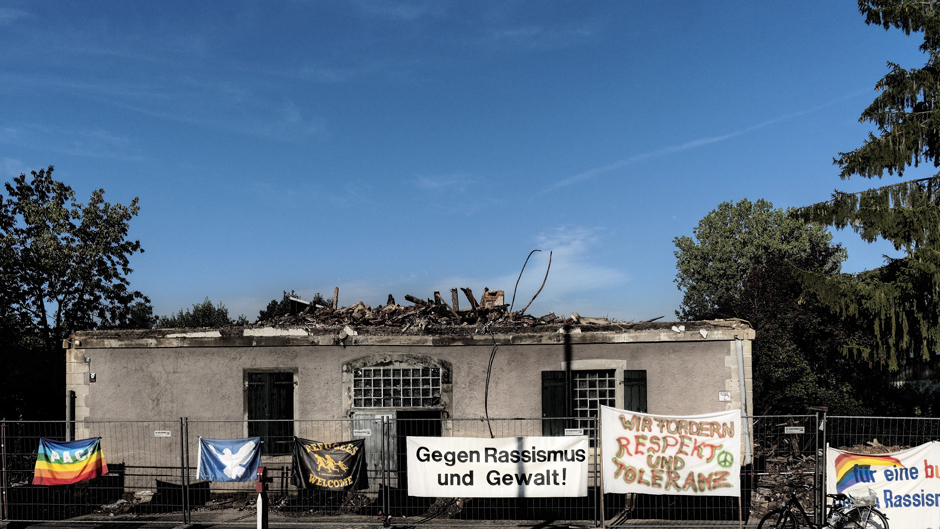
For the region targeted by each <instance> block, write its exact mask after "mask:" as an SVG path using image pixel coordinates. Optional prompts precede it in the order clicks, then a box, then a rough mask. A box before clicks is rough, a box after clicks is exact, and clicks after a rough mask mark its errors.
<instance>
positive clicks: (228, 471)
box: [196, 437, 261, 481]
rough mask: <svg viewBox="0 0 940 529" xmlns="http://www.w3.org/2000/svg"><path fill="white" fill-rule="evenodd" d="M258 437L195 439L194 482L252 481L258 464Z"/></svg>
mask: <svg viewBox="0 0 940 529" xmlns="http://www.w3.org/2000/svg"><path fill="white" fill-rule="evenodd" d="M260 446H261V438H260V437H246V438H244V439H203V438H202V437H200V438H199V458H198V460H197V461H198V463H197V465H196V466H197V468H198V469H199V470H198V472H197V473H196V478H197V479H204V480H207V481H254V480H255V479H257V476H256V474H257V472H258V465H259V464H260V463H261V450H260Z"/></svg>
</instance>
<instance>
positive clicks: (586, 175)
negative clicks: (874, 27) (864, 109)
mask: <svg viewBox="0 0 940 529" xmlns="http://www.w3.org/2000/svg"><path fill="white" fill-rule="evenodd" d="M868 91H870V90H859V91H856V92H852V93H851V94H847V95H844V96H842V97H838V98H836V99H833V100H832V101H829V102H827V103H823V104H822V105H819V106H815V107H813V108H809V109H806V110H801V111H799V112H793V113H791V114H785V115H783V116H779V117H776V118H773V119H770V120H767V121H764V122H762V123H758V124H757V125H752V126H750V127H747V128H745V129H741V130H738V131H735V132H731V133H728V134H723V135H721V136H708V137H705V138H699V139H697V140H692V141H690V142H687V143H683V144H681V145H672V146H669V147H663V148H662V149H657V150H655V151H650V152H645V153H642V154H637V155H635V156H631V157H629V158H624V159H622V160H617V161H616V162H612V163H609V164H607V165H602V166H600V167H595V168H593V169H588V170H587V171H584V172H583V173H578V174H576V175H574V176H569V177H568V178H565V179H563V180H559V181H558V182H555V183H554V184H552V185H551V186H549V187H548V188H547V189H545V190H544V191H542V193H548V192H549V191H555V190H557V189H560V188H562V187H567V186H570V185H572V184H576V183H578V182H582V181H584V180H588V179H590V178H594V177H595V176H597V175H600V174H604V173H608V172H610V171H615V170H617V169H620V168H622V167H626V166H628V165H630V164H632V163H634V162H638V161H640V160H646V159H649V158H656V157H659V156H663V155H666V154H672V153H675V152H681V151H686V150H689V149H694V148H696V147H702V146H704V145H710V144H712V143H718V142H722V141H725V140H729V139H731V138H734V137H737V136H740V135H742V134H747V133H748V132H751V131H754V130H757V129H760V128H763V127H766V126H768V125H773V124H775V123H780V122H783V121H787V120H790V119H793V118H797V117H800V116H804V115H806V114H810V113H812V112H816V111H818V110H821V109H823V108H826V107H828V106H831V105H834V104H835V103H838V102H840V101H843V100H845V99H849V98H852V97H855V96H857V95H859V94H862V93H865V92H868Z"/></svg>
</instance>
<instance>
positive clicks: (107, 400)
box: [67, 327, 753, 420]
mask: <svg viewBox="0 0 940 529" xmlns="http://www.w3.org/2000/svg"><path fill="white" fill-rule="evenodd" d="M275 332H276V331H275ZM735 336H738V337H740V338H742V339H743V342H742V346H743V357H744V367H745V373H746V374H745V378H746V388H747V392H748V393H750V391H751V380H750V372H751V369H750V368H751V364H750V339H751V338H752V337H753V331H751V330H750V329H748V328H746V327H744V328H740V329H735V330H730V331H729V330H726V329H715V330H712V331H711V332H709V333H707V338H706V337H703V335H702V334H700V333H698V332H695V333H691V332H685V333H676V332H673V331H670V330H662V331H659V330H656V331H644V332H632V333H612V332H604V333H576V334H572V335H570V342H571V345H570V349H571V359H572V361H573V364H572V368H573V369H583V368H591V366H596V365H598V364H597V361H598V360H601V361H606V362H608V363H609V364H611V365H616V366H622V367H623V368H624V369H630V370H633V369H639V370H646V371H647V384H648V389H647V395H648V407H649V412H650V413H657V414H666V415H688V414H699V413H707V412H713V411H721V410H726V409H739V408H740V407H741V394H740V384H739V377H738V363H737V355H736V351H735V340H734V337H735ZM349 338H351V340H346V342H348V343H345V344H341V345H333V342H335V341H336V340H335V339H334V338H333V337H327V338H324V337H322V336H320V337H310V336H301V335H299V334H297V333H294V334H292V335H287V334H286V331H285V334H283V335H279V336H270V335H269V336H266V337H264V338H263V339H260V338H257V337H255V338H250V337H245V336H241V337H221V336H211V337H204V336H196V337H179V336H177V337H173V338H169V337H160V338H143V339H139V338H122V337H117V338H115V337H101V335H96V334H95V333H80V334H77V335H75V336H74V337H73V341H72V344H71V348H69V349H68V351H67V353H68V354H67V359H68V360H67V362H68V389H70V390H73V391H75V393H76V419H78V420H83V419H92V420H141V419H147V420H156V419H174V418H178V417H189V418H190V419H227V420H241V419H244V418H245V408H244V402H243V401H244V373H245V371H246V370H277V371H292V372H294V373H295V374H296V378H295V383H296V387H295V418H296V419H339V418H345V417H348V413H349V411H350V403H349V398H348V395H344V392H348V383H346V384H344V373H343V366H344V364H345V363H348V362H353V361H355V360H357V359H362V358H375V359H387V360H396V359H407V358H409V357H412V356H424V357H431V358H436V359H440V360H442V361H444V362H447V363H449V364H450V366H451V367H452V382H453V385H452V388H449V389H450V390H451V391H452V395H451V399H450V402H449V403H446V411H447V412H448V413H449V414H450V416H451V417H456V418H477V417H482V416H483V415H484V386H485V382H486V375H487V364H488V362H489V358H490V354H491V352H492V350H493V345H494V340H495V342H496V345H498V346H499V348H498V351H497V353H496V356H495V359H494V363H493V369H492V374H491V379H490V387H489V415H490V417H533V418H535V417H541V413H542V410H541V372H542V371H545V370H562V369H564V361H565V345H564V337H563V336H562V335H561V334H559V333H553V334H528V335H522V336H513V335H497V336H495V337H490V336H479V337H466V336H462V337H441V336H418V337H414V336H411V337H397V336H350V337H349ZM320 343H327V344H328V345H320ZM92 374H94V376H95V381H94V382H91V381H90V379H91V375H92ZM347 379H348V374H347ZM344 386H347V387H344ZM618 389H619V388H618ZM719 392H730V394H731V401H720V400H719ZM747 396H748V402H750V401H751V395H749V394H748V395H747ZM622 403H623V400H622V396H620V397H619V400H618V405H622Z"/></svg>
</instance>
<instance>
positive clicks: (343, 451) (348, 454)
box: [291, 438, 369, 490]
mask: <svg viewBox="0 0 940 529" xmlns="http://www.w3.org/2000/svg"><path fill="white" fill-rule="evenodd" d="M365 448H366V442H365V439H355V440H352V441H342V442H339V443H320V442H317V441H311V440H309V439H300V438H297V439H295V440H294V461H293V466H294V469H293V473H292V475H291V483H293V484H294V486H296V487H298V488H301V489H325V490H351V489H354V490H359V489H367V488H369V478H368V476H367V475H366V457H365Z"/></svg>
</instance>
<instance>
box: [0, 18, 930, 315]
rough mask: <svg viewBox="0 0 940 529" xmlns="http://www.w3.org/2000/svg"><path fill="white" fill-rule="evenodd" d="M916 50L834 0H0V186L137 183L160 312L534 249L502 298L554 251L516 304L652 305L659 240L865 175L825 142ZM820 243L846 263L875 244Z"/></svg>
mask: <svg viewBox="0 0 940 529" xmlns="http://www.w3.org/2000/svg"><path fill="white" fill-rule="evenodd" d="M919 43H920V41H919V39H918V38H917V37H916V36H911V37H907V36H905V35H903V33H901V32H899V31H896V30H893V31H889V32H885V31H884V30H883V29H881V28H877V27H870V26H866V25H865V24H864V21H863V18H862V16H861V15H860V14H859V13H858V11H857V8H856V6H855V5H854V2H835V1H827V2H815V1H814V2H753V1H741V2H732V1H716V2H706V1H700V2H686V1H673V2H668V3H665V2H652V1H649V2H646V1H643V2H639V1H636V2H634V1H630V2H584V1H577V2H565V1H539V2H521V1H520V2H512V1H510V2H506V1H493V2H488V1H473V2H449V1H428V2H372V1H349V2H327V1H322V2H306V1H303V2H302V1H286V2H237V1H214V2H172V1H161V2H93V3H88V2H68V1H54V2H53V1H43V0H38V1H15V0H14V1H10V0H0V49H2V53H0V177H2V179H3V180H4V181H9V180H10V179H12V178H13V177H14V176H16V175H19V174H20V173H22V172H26V173H28V172H29V171H31V170H38V169H41V168H44V167H46V166H48V165H54V166H55V168H56V170H55V176H56V178H57V179H59V180H62V181H64V182H66V183H68V184H69V185H71V186H72V187H74V188H75V189H76V191H77V193H78V195H79V197H80V198H81V199H82V200H85V199H87V197H88V195H89V194H90V193H91V191H92V190H93V189H97V188H104V189H105V190H106V195H105V197H106V199H108V200H109V201H111V202H121V203H125V204H126V203H128V202H129V201H130V200H132V199H133V198H134V197H140V206H141V212H140V215H139V216H138V217H136V218H135V219H134V220H133V221H132V225H131V237H132V238H135V239H139V240H140V241H141V243H142V246H143V247H144V249H145V250H146V252H145V253H144V254H139V255H136V256H135V257H134V258H133V260H132V267H133V268H134V272H133V274H131V276H130V280H131V284H132V286H133V287H134V288H136V289H138V290H141V291H142V292H144V293H145V294H147V295H148V296H150V298H151V299H152V302H153V305H154V308H155V311H156V312H157V313H158V314H168V313H171V312H175V311H176V310H178V309H180V308H184V307H190V306H191V305H192V304H193V303H196V302H200V301H202V300H203V299H204V298H206V297H208V298H209V299H211V300H212V301H214V302H222V303H224V304H225V305H226V306H227V307H228V308H229V309H230V313H231V314H232V315H233V316H235V315H238V314H245V315H246V316H247V317H248V318H249V319H254V318H255V317H256V316H257V313H258V311H259V310H260V309H261V308H263V307H264V306H265V304H266V303H267V302H268V301H269V300H271V299H273V298H279V297H280V295H281V292H282V291H283V290H291V289H294V290H296V291H297V292H298V293H299V294H301V296H302V297H304V298H307V299H309V298H310V297H312V296H313V294H314V293H316V292H320V293H322V294H324V295H325V296H327V297H329V296H330V295H331V294H332V291H333V287H335V286H338V287H339V288H340V303H341V304H342V305H348V304H351V303H354V302H356V301H360V300H361V301H364V302H366V303H368V304H370V305H373V306H376V305H379V304H382V303H384V302H385V299H386V297H387V295H388V294H389V293H391V294H393V295H394V296H395V298H396V299H397V300H398V301H399V302H400V303H405V301H404V296H405V294H412V295H415V296H418V297H430V296H431V295H432V293H433V291H434V290H440V291H441V292H442V293H443V294H444V295H445V298H447V299H449V290H450V289H451V288H454V287H470V288H472V289H473V291H474V292H475V293H477V295H478V296H479V294H480V293H481V292H482V291H483V288H484V287H488V288H490V289H503V290H505V291H506V292H507V302H508V300H509V298H511V297H512V290H513V286H514V284H515V281H516V277H517V275H518V273H519V270H520V268H521V267H522V264H523V262H524V261H525V258H526V256H527V255H528V253H529V252H530V251H531V250H533V249H536V248H538V249H541V250H542V253H537V254H535V255H534V256H533V258H532V260H531V261H530V262H529V265H528V267H527V268H526V272H525V275H524V276H523V279H522V281H521V283H520V285H519V290H518V293H517V295H516V296H517V299H516V305H517V306H516V308H520V307H519V305H522V306H524V305H525V304H526V303H528V301H529V299H531V297H532V296H533V295H534V294H535V292H536V291H537V290H538V288H539V285H540V284H541V282H542V279H543V275H544V273H545V268H546V265H547V262H548V254H549V251H552V252H553V256H552V265H551V272H550V273H549V276H548V281H547V284H546V286H545V288H544V290H543V291H542V293H541V294H540V295H539V297H538V299H537V300H536V301H535V303H534V304H533V305H532V307H531V308H530V309H529V311H528V312H529V313H531V314H534V315H536V316H539V315H542V314H546V313H548V312H549V311H554V312H555V313H556V314H569V313H570V312H572V311H574V312H578V313H580V314H581V315H583V316H607V317H611V318H616V319H618V320H623V321H630V320H643V319H649V318H654V317H657V316H666V319H672V318H673V317H674V311H675V310H676V309H677V308H678V306H679V303H680V301H681V292H679V291H678V290H677V288H676V286H675V283H674V282H673V279H674V278H675V273H676V270H675V257H674V255H673V252H674V250H675V246H674V244H673V239H674V238H675V237H677V236H681V235H691V234H692V229H693V227H694V226H695V225H696V224H697V223H698V221H699V220H700V219H701V218H702V217H703V216H704V215H705V214H707V213H708V212H709V211H711V210H712V209H714V208H715V207H716V206H717V205H718V204H719V203H721V202H723V201H729V200H733V201H738V200H741V199H743V198H749V199H751V200H756V199H758V198H765V199H767V200H770V201H771V202H773V203H774V205H775V206H778V207H790V206H800V205H807V204H811V203H814V202H818V201H822V200H826V199H828V198H829V196H830V194H831V192H832V191H833V190H834V189H836V188H838V189H842V190H845V191H859V190H862V189H866V188H868V187H870V186H871V185H873V183H872V182H870V181H867V180H864V179H853V180H850V181H847V182H843V181H840V180H839V178H838V169H837V167H835V166H833V165H832V158H833V157H834V156H836V155H837V153H839V152H840V151H848V150H852V149H854V148H856V147H858V146H859V145H861V142H862V140H863V139H864V137H865V135H866V133H867V131H868V130H869V129H868V127H867V126H866V125H865V124H860V123H859V122H858V117H859V115H860V114H861V112H862V110H863V109H864V108H865V107H866V106H867V105H868V103H870V102H871V100H872V99H873V97H874V96H875V92H874V86H875V83H876V82H877V81H878V79H880V78H881V77H882V76H883V75H884V74H885V73H886V72H887V66H886V63H887V62H888V61H893V62H897V63H899V64H901V65H902V66H904V67H908V68H910V67H917V66H921V65H923V63H924V62H925V58H924V56H923V55H922V54H921V53H920V52H919V51H918V50H917V46H918V44H919ZM919 175H921V173H920V172H916V171H912V172H910V173H908V174H906V176H910V177H912V178H913V177H917V176H919ZM924 176H926V174H924ZM886 180H887V181H886V182H883V183H892V182H894V181H897V178H896V177H887V179H886ZM883 183H881V184H883ZM875 184H879V183H877V182H876V183H875ZM835 237H836V239H837V240H838V241H841V242H843V243H845V245H846V246H847V248H848V250H849V261H848V263H847V265H846V267H845V268H846V269H847V270H850V271H858V270H863V269H868V268H873V267H876V266H878V265H879V264H881V262H882V258H881V255H882V254H883V253H886V252H888V251H889V248H886V247H885V246H884V245H879V244H875V245H866V244H864V243H861V242H859V241H858V239H857V236H856V235H855V234H854V233H851V232H848V233H838V232H837V233H836V234H835ZM461 301H462V303H464V304H465V303H466V301H465V300H463V299H462V300H461Z"/></svg>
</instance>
